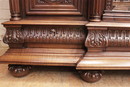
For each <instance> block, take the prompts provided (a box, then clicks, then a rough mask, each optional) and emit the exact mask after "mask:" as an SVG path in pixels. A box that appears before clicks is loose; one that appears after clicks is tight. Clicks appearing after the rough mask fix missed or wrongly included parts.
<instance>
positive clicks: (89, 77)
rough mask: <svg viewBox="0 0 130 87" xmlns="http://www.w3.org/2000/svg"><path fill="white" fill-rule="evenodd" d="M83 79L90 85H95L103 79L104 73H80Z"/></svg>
mask: <svg viewBox="0 0 130 87" xmlns="http://www.w3.org/2000/svg"><path fill="white" fill-rule="evenodd" d="M79 74H80V76H81V78H82V79H83V80H84V81H86V82H89V83H94V82H97V81H99V80H100V79H101V78H102V71H79Z"/></svg>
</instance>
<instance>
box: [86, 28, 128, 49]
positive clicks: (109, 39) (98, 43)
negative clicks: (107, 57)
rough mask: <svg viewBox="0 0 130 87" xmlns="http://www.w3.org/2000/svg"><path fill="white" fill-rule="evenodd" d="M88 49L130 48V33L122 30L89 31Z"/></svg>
mask: <svg viewBox="0 0 130 87" xmlns="http://www.w3.org/2000/svg"><path fill="white" fill-rule="evenodd" d="M86 46H87V47H130V31H129V30H124V29H123V28H122V29H116V28H115V29H114V28H112V29H108V30H89V33H88V36H87V40H86Z"/></svg>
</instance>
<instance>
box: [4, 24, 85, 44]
mask: <svg viewBox="0 0 130 87" xmlns="http://www.w3.org/2000/svg"><path fill="white" fill-rule="evenodd" d="M86 34H87V33H86V29H85V27H84V26H23V27H22V28H21V27H19V28H18V27H17V28H14V27H12V28H7V32H6V36H5V38H4V42H5V43H45V44H46V43H47V44H77V45H78V44H84V42H85V39H86Z"/></svg>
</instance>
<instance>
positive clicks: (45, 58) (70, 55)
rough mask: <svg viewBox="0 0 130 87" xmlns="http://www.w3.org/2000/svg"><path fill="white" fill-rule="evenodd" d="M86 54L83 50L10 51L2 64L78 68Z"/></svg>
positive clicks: (2, 59)
mask: <svg viewBox="0 0 130 87" xmlns="http://www.w3.org/2000/svg"><path fill="white" fill-rule="evenodd" d="M35 51H36V52H35ZM37 51H38V52H37ZM44 51H45V52H44ZM55 51H56V52H55ZM84 53H85V51H83V50H82V49H45V48H43V49H41V48H31V49H9V50H8V51H7V52H6V53H5V54H4V55H3V56H1V57H0V64H22V65H46V66H76V64H77V62H78V61H79V60H80V59H81V57H82V56H83V54H84ZM49 54H50V55H49Z"/></svg>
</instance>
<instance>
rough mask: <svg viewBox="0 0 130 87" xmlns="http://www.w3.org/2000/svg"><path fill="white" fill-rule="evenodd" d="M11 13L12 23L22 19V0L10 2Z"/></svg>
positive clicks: (11, 0)
mask: <svg viewBox="0 0 130 87" xmlns="http://www.w3.org/2000/svg"><path fill="white" fill-rule="evenodd" d="M10 12H11V16H12V18H11V19H10V20H11V21H16V20H20V19H21V15H20V0H10Z"/></svg>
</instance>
